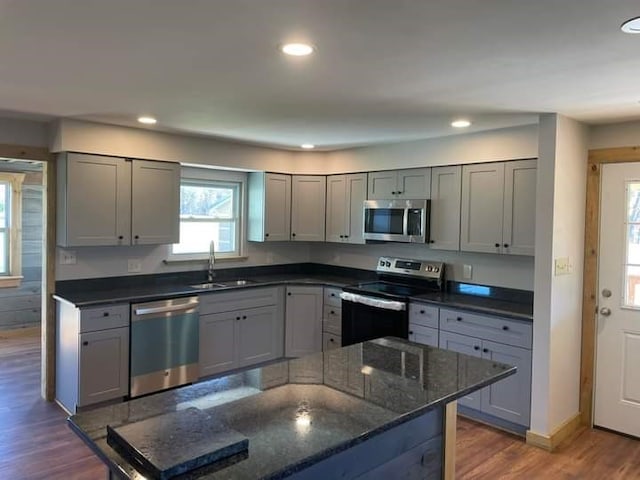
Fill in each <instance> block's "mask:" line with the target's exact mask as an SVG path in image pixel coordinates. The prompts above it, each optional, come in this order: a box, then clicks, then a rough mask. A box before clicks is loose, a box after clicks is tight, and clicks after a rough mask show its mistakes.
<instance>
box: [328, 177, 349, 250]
mask: <svg viewBox="0 0 640 480" xmlns="http://www.w3.org/2000/svg"><path fill="white" fill-rule="evenodd" d="M346 188H347V176H346V175H330V176H328V177H327V217H326V224H327V242H343V241H344V240H345V238H344V237H345V235H346V232H347V209H348V208H349V207H348V204H347V202H346V198H347V197H346Z"/></svg>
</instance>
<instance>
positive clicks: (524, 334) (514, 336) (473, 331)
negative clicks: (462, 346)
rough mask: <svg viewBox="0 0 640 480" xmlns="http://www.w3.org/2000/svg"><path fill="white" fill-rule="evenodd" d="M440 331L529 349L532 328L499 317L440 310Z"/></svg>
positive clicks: (529, 325)
mask: <svg viewBox="0 0 640 480" xmlns="http://www.w3.org/2000/svg"><path fill="white" fill-rule="evenodd" d="M440 329H441V330H445V331H448V332H455V333H461V334H463V335H469V336H472V337H476V338H481V339H483V340H490V341H493V342H498V343H504V344H506V345H513V346H515V347H523V348H528V349H531V342H532V335H533V333H532V326H531V324H525V323H521V322H517V321H514V320H509V319H506V318H500V317H490V316H486V315H478V314H475V313H468V312H463V311H460V310H449V309H446V308H441V309H440Z"/></svg>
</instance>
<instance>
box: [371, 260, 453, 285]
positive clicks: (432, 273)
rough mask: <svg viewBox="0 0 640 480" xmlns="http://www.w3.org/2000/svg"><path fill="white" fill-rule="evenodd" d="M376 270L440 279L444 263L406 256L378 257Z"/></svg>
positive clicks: (442, 274)
mask: <svg viewBox="0 0 640 480" xmlns="http://www.w3.org/2000/svg"><path fill="white" fill-rule="evenodd" d="M376 271H377V272H379V273H394V274H401V275H411V276H416V277H422V278H432V279H439V280H441V279H442V278H443V276H444V263H442V262H432V261H428V260H411V259H407V258H393V257H380V259H379V260H378V266H377V268H376Z"/></svg>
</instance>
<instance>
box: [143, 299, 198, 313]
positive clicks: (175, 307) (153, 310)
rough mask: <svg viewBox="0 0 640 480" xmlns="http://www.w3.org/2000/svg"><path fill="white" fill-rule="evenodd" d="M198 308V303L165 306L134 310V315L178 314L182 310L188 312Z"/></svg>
mask: <svg viewBox="0 0 640 480" xmlns="http://www.w3.org/2000/svg"><path fill="white" fill-rule="evenodd" d="M197 306H198V302H189V303H183V304H182V305H167V306H164V307H149V308H136V309H135V310H134V313H135V314H136V315H150V314H152V313H165V312H180V311H182V310H189V309H191V308H195V307H197Z"/></svg>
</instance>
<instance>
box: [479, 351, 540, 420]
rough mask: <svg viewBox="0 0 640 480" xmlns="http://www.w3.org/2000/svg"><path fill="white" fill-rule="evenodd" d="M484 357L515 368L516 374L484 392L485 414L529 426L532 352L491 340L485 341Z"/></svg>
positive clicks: (483, 406) (483, 409) (483, 405)
mask: <svg viewBox="0 0 640 480" xmlns="http://www.w3.org/2000/svg"><path fill="white" fill-rule="evenodd" d="M482 347H483V348H482V357H483V358H486V359H489V360H492V361H494V362H500V363H506V364H507V365H515V366H516V367H518V372H517V373H516V374H515V375H512V376H510V377H507V378H505V379H503V380H500V381H499V382H497V383H494V384H492V385H489V386H488V387H486V388H484V389H482V411H483V412H484V413H488V414H490V415H495V416H496V417H499V418H503V419H505V420H508V421H510V422H514V423H517V424H520V425H525V426H527V427H528V426H529V420H530V413H531V350H526V349H524V348H518V347H511V346H509V345H502V344H501V343H494V342H489V341H486V340H485V341H483V342H482Z"/></svg>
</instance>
